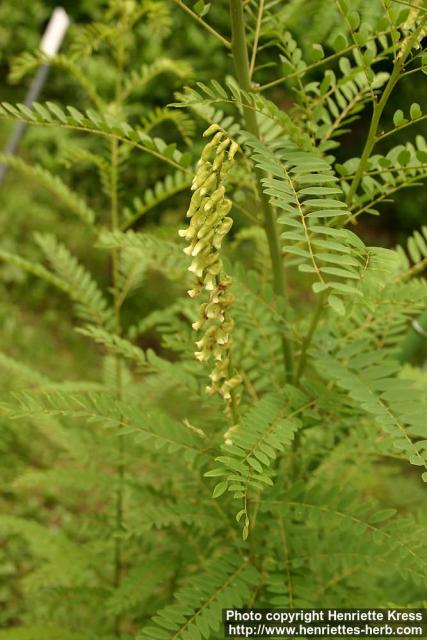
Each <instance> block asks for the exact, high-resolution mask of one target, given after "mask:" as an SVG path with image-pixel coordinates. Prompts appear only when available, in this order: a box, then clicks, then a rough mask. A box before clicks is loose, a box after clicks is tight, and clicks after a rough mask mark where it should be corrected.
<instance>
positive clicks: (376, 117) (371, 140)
mask: <svg viewBox="0 0 427 640" xmlns="http://www.w3.org/2000/svg"><path fill="white" fill-rule="evenodd" d="M421 26H422V25H421ZM421 26H420V28H421ZM420 28H419V29H420ZM419 29H417V30H416V31H414V33H413V34H412V36H411V37H409V38H408V39H407V40H406V45H405V46H403V47H402V49H401V50H400V52H399V53H398V55H397V56H396V59H395V63H394V67H393V71H392V73H391V75H390V77H389V79H388V82H387V84H386V86H385V89H384V91H383V93H382V95H381V98H380V101H379V102H378V103H377V102H376V101H374V103H373V112H372V119H371V124H370V127H369V132H368V137H367V138H366V142H365V147H364V149H363V152H362V156H361V158H360V162H359V166H358V168H357V171H356V173H355V176H354V178H353V182H352V183H351V185H350V190H349V192H348V195H347V204H348V205H351V203H352V201H353V198H354V195H355V193H356V191H357V188H358V186H359V184H360V181H361V180H362V177H363V174H364V172H365V169H366V165H367V163H368V160H369V158H370V155H371V152H372V149H373V148H374V146H375V144H376V143H377V142H378V139H379V138H378V137H377V130H378V124H379V121H380V118H381V115H382V112H383V111H384V107H385V106H386V104H387V101H388V99H389V97H390V94H391V92H392V91H393V89H394V87H395V86H396V83H397V82H398V80H399V78H400V73H401V71H402V68H403V66H404V64H405V61H406V58H407V57H408V55H409V53H410V51H411V49H412V44H413V40H414V38H416V37H417V35H418V31H419ZM404 44H405V43H404Z"/></svg>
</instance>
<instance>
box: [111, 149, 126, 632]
mask: <svg viewBox="0 0 427 640" xmlns="http://www.w3.org/2000/svg"><path fill="white" fill-rule="evenodd" d="M117 162H118V143H117V140H113V141H112V142H111V230H112V231H116V230H117V229H118V228H119V215H118V197H117ZM112 268H113V290H114V317H115V331H116V333H117V335H121V332H122V326H121V315H120V305H121V300H120V297H119V291H118V285H119V269H120V254H119V250H118V249H117V248H114V249H113V250H112ZM122 377H123V376H122V362H121V359H120V357H119V356H116V358H115V382H116V396H117V399H118V400H121V398H122V396H123V383H122ZM117 453H118V464H117V490H116V503H115V521H116V533H118V532H119V531H121V530H122V529H123V489H124V474H125V466H124V438H123V436H121V435H119V438H118V452H117ZM122 573H123V559H122V545H121V539H120V537H119V536H117V537H116V539H115V543H114V577H113V583H114V586H115V588H117V587H119V586H120V583H121V581H122ZM120 625H121V619H120V617H119V616H117V617H116V621H115V633H116V635H120Z"/></svg>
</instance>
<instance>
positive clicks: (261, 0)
mask: <svg viewBox="0 0 427 640" xmlns="http://www.w3.org/2000/svg"><path fill="white" fill-rule="evenodd" d="M263 12H264V0H259V8H258V15H257V20H256V29H255V37H254V44H253V48H252V56H251V64H250V67H249V75H250V77H251V78H252V76H253V73H254V69H255V61H256V54H257V49H258V41H259V34H260V31H261V22H262V14H263Z"/></svg>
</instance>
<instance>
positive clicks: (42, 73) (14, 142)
mask: <svg viewBox="0 0 427 640" xmlns="http://www.w3.org/2000/svg"><path fill="white" fill-rule="evenodd" d="M48 74H49V65H48V64H44V65H43V66H41V67H40V69H39V70H38V71H37V74H36V76H35V78H34V79H33V81H32V83H31V86H30V89H29V91H28V93H27V96H26V98H25V103H24V104H25V106H26V107H31V105H32V104H33V102H36V100H37V98H38V97H39V96H40V94H41V92H42V91H43V87H44V85H45V83H46V80H47V76H48ZM27 126H28V125H27V124H26V123H25V122H18V123H17V124H16V125H15V128H14V130H13V131H12V134H11V135H10V138H9V140H8V141H7V143H6V146H5V148H4V150H3V153H4V154H5V155H10V156H13V155H15V153H16V151H17V149H18V146H19V143H20V142H21V138H22V136H23V135H24V133H25V130H26V128H27ZM7 170H8V166H7V165H6V164H2V165H0V186H1V185H2V184H3V182H4V179H5V177H6V174H7Z"/></svg>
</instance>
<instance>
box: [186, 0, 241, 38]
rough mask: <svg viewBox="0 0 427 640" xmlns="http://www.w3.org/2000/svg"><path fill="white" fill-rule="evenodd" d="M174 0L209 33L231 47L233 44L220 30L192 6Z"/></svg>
mask: <svg viewBox="0 0 427 640" xmlns="http://www.w3.org/2000/svg"><path fill="white" fill-rule="evenodd" d="M173 1H174V2H175V4H177V5H178V7H180V8H181V9H183V11H185V12H186V13H188V15H190V16H191V17H192V18H193V20H196V22H198V23H199V24H201V25H202V26H203V27H204V28H205V29H207V31H209V33H210V34H211V35H213V36H214V38H216V39H217V40H218V41H219V42H220V43H221V44H223V45H224V46H225V47H227V49H230V47H231V44H230V43H229V42H228V40H226V39H225V38H224V37H223V36H222V35H221V34H220V33H218V31H215V29H213V28H212V27H211V26H210V25H209V24H208V23H207V22H205V21H204V20H203V19H202V18H201V17H200V16H198V15H197V13H195V12H194V11H192V10H191V9H190V7H187V5H186V4H184V3H183V2H182V0H173Z"/></svg>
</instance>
